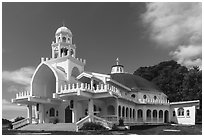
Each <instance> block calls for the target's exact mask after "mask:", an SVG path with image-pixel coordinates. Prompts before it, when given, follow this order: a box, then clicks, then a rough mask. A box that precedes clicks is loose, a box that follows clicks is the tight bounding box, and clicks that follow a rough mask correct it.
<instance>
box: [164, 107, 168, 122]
mask: <svg viewBox="0 0 204 137" xmlns="http://www.w3.org/2000/svg"><path fill="white" fill-rule="evenodd" d="M168 122H169V111H168V110H165V112H164V123H168Z"/></svg>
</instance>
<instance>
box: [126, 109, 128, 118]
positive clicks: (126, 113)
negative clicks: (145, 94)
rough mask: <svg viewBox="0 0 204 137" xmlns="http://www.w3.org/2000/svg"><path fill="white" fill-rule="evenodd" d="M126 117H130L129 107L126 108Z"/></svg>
mask: <svg viewBox="0 0 204 137" xmlns="http://www.w3.org/2000/svg"><path fill="white" fill-rule="evenodd" d="M126 117H128V107H127V108H126Z"/></svg>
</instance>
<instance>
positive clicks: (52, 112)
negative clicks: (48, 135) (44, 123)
mask: <svg viewBox="0 0 204 137" xmlns="http://www.w3.org/2000/svg"><path fill="white" fill-rule="evenodd" d="M54 116H55V109H54V108H50V117H54Z"/></svg>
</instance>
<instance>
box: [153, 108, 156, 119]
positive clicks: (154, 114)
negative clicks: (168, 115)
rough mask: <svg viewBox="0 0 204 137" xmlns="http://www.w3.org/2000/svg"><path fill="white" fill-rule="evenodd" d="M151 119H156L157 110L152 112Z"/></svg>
mask: <svg viewBox="0 0 204 137" xmlns="http://www.w3.org/2000/svg"><path fill="white" fill-rule="evenodd" d="M153 118H157V110H153Z"/></svg>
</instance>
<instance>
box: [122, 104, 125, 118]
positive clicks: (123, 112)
mask: <svg viewBox="0 0 204 137" xmlns="http://www.w3.org/2000/svg"><path fill="white" fill-rule="evenodd" d="M122 117H125V107H124V106H123V110H122Z"/></svg>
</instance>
